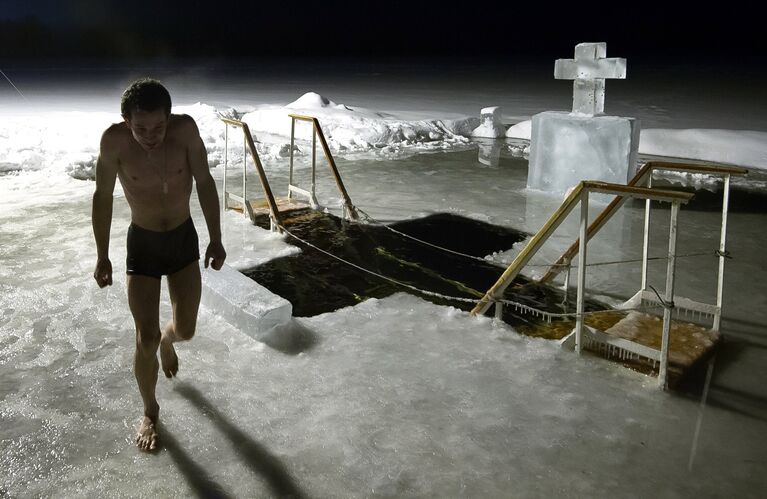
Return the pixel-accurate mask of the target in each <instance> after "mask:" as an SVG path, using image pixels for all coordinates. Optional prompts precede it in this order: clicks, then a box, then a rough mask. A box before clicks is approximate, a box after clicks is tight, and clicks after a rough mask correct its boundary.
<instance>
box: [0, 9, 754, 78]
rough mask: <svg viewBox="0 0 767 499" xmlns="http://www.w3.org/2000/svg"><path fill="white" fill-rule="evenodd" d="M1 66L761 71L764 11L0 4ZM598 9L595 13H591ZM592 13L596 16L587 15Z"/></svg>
mask: <svg viewBox="0 0 767 499" xmlns="http://www.w3.org/2000/svg"><path fill="white" fill-rule="evenodd" d="M0 2H1V3H0V5H2V9H0V62H2V63H4V64H5V63H8V62H9V61H16V62H19V61H37V60H46V59H48V60H50V59H56V58H86V59H110V60H116V61H146V60H163V59H174V58H185V57H195V58H212V59H245V60H257V59H259V58H264V57H266V58H278V57H314V56H318V57H319V56H321V57H327V58H333V57H353V58H361V59H364V58H403V59H415V58H420V57H445V58H449V57H458V58H472V57H474V58H477V59H479V60H492V59H494V58H518V59H524V58H530V59H534V58H535V59H543V60H552V59H556V58H568V57H572V56H573V48H574V46H575V44H577V43H579V42H598V41H604V42H607V44H608V45H607V56H608V57H625V58H627V59H630V60H634V61H635V62H642V61H661V62H666V63H673V62H674V61H675V60H677V61H685V62H688V63H691V64H696V63H703V64H728V65H731V66H738V65H742V66H757V67H763V66H764V62H765V50H764V49H765V43H764V41H763V36H762V33H761V28H760V27H759V26H757V25H756V24H757V20H758V19H757V18H758V17H759V16H756V15H752V16H749V15H748V11H747V10H741V9H738V8H737V7H733V6H731V5H730V6H728V8H727V9H716V10H713V9H712V10H706V9H701V8H694V9H687V8H683V7H680V6H673V5H671V3H665V4H660V2H650V3H644V4H635V5H631V6H629V7H626V6H624V5H620V6H609V5H608V6H604V5H603V6H600V7H599V9H600V10H598V11H596V13H594V12H588V13H586V12H584V13H581V12H578V11H577V10H576V9H575V8H570V9H569V10H566V9H561V8H559V10H558V11H556V12H555V11H554V10H555V9H553V8H552V7H551V6H549V5H539V4H528V5H510V4H509V3H508V2H485V3H482V4H479V5H474V4H472V5H471V8H468V7H462V8H458V9H455V8H449V7H443V8H438V7H435V6H434V5H432V4H425V3H418V2H401V1H398V0H392V1H390V2H388V3H387V4H386V5H385V6H383V7H381V5H379V4H373V5H371V4H368V3H362V2H353V1H345V0H328V1H326V2H324V3H322V4H319V3H316V4H313V5H306V4H302V3H300V2H298V3H296V2H291V3H288V2H275V3H271V4H265V5H264V4H260V5H255V4H253V3H245V2H239V1H235V2H233V3H229V4H227V5H226V8H221V7H219V6H217V4H211V3H209V2H203V1H200V0H197V1H195V0H188V1H187V2H184V3H183V4H179V3H178V2H163V3H157V4H156V5H154V4H153V3H152V2H149V1H145V0H135V1H133V2H130V3H127V2H113V1H101V2H100V1H98V0H72V1H69V2H56V1H54V0H38V1H36V2H26V1H22V0H0ZM591 10H593V9H591ZM587 16H588V17H587Z"/></svg>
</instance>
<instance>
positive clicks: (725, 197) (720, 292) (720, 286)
mask: <svg viewBox="0 0 767 499" xmlns="http://www.w3.org/2000/svg"><path fill="white" fill-rule="evenodd" d="M729 204H730V174H729V173H728V174H727V175H725V176H724V193H723V194H722V233H721V235H720V236H719V277H718V280H717V283H716V308H717V311H716V314H715V315H714V325H713V329H714V330H715V331H719V326H720V325H721V323H722V301H723V296H724V260H725V256H724V255H725V251H726V243H727V210H728V206H729Z"/></svg>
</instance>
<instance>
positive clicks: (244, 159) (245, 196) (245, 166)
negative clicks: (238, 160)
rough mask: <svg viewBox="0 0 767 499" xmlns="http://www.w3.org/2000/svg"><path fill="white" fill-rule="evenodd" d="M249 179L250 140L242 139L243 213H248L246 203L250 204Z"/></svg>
mask: <svg viewBox="0 0 767 499" xmlns="http://www.w3.org/2000/svg"><path fill="white" fill-rule="evenodd" d="M247 178H248V138H247V137H244V138H243V139H242V212H243V213H247V211H246V210H245V203H247V202H248V190H247V189H248V188H247V187H246V184H245V181H246V180H247Z"/></svg>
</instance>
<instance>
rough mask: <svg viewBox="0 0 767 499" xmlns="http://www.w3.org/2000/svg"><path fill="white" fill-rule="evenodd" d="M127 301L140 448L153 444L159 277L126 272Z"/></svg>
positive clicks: (158, 409)
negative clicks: (133, 330)
mask: <svg viewBox="0 0 767 499" xmlns="http://www.w3.org/2000/svg"><path fill="white" fill-rule="evenodd" d="M128 304H129V305H130V310H131V313H132V314H133V320H134V322H135V323H136V357H135V360H134V364H133V370H134V373H135V375H136V381H137V382H138V389H139V392H141V398H142V399H143V401H144V419H143V421H142V422H141V426H140V427H139V430H138V435H136V445H138V447H139V448H140V449H142V450H154V449H155V448H157V428H156V426H157V418H158V416H159V414H160V406H159V404H157V399H156V398H155V385H156V384H157V371H158V368H159V365H158V362H157V347H158V346H159V345H160V310H159V307H160V279H157V278H155V277H148V276H143V275H129V276H128Z"/></svg>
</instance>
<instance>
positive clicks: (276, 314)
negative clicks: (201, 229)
mask: <svg viewBox="0 0 767 499" xmlns="http://www.w3.org/2000/svg"><path fill="white" fill-rule="evenodd" d="M200 271H201V273H202V286H203V293H202V301H201V303H202V305H203V306H205V307H208V309H210V310H211V312H212V313H215V314H219V315H221V317H222V318H223V319H224V320H225V321H226V322H228V323H229V324H231V325H232V326H234V327H236V328H237V329H239V330H240V331H242V332H243V333H245V334H247V335H248V336H251V337H252V338H258V337H259V335H261V334H263V333H264V331H268V330H269V329H272V328H273V327H275V326H279V325H284V324H287V323H288V322H289V321H290V319H291V317H292V311H293V307H292V306H291V304H290V302H289V301H287V300H286V299H284V298H282V297H280V296H277V295H275V294H274V293H272V292H271V291H269V290H268V289H266V288H265V287H263V286H261V285H260V284H258V283H257V282H255V281H253V280H252V279H248V278H247V277H245V276H244V275H243V274H241V273H240V272H239V271H237V270H235V269H233V268H232V267H230V266H229V265H226V264H224V266H223V267H221V270H219V271H215V270H213V269H210V268H208V269H205V268H203V267H202V266H201V268H200Z"/></svg>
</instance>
